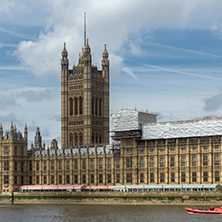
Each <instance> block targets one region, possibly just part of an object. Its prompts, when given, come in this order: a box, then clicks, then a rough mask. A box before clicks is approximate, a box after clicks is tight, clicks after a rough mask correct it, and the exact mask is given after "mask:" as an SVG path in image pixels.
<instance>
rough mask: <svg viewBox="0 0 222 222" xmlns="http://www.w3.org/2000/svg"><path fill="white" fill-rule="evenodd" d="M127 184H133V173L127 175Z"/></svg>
mask: <svg viewBox="0 0 222 222" xmlns="http://www.w3.org/2000/svg"><path fill="white" fill-rule="evenodd" d="M126 182H127V183H132V173H127V174H126Z"/></svg>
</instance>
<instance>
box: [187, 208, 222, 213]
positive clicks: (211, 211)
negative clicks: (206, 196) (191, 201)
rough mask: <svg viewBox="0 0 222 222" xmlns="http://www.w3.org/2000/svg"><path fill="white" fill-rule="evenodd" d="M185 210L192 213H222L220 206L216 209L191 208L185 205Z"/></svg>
mask: <svg viewBox="0 0 222 222" xmlns="http://www.w3.org/2000/svg"><path fill="white" fill-rule="evenodd" d="M185 210H186V211H187V212H190V213H197V214H222V207H220V208H215V209H213V210H212V209H211V208H208V209H194V208H189V207H185Z"/></svg>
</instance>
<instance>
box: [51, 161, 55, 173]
mask: <svg viewBox="0 0 222 222" xmlns="http://www.w3.org/2000/svg"><path fill="white" fill-rule="evenodd" d="M51 171H54V161H51Z"/></svg>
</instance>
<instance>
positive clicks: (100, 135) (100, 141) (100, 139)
mask: <svg viewBox="0 0 222 222" xmlns="http://www.w3.org/2000/svg"><path fill="white" fill-rule="evenodd" d="M99 143H100V144H101V143H102V134H101V133H100V134H99Z"/></svg>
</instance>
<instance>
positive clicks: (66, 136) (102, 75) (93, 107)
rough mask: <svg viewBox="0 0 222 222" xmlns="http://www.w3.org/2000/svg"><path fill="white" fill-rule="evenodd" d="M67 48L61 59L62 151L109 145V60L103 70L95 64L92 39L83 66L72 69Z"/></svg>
mask: <svg viewBox="0 0 222 222" xmlns="http://www.w3.org/2000/svg"><path fill="white" fill-rule="evenodd" d="M68 66H69V61H68V53H67V50H66V45H65V44H64V49H63V52H62V60H61V121H62V122H61V124H62V132H61V133H62V135H61V136H62V148H68V147H71V146H73V147H74V146H79V145H87V146H93V145H95V144H109V60H108V52H107V50H106V45H105V49H104V52H103V55H102V64H101V66H102V70H98V69H97V67H96V66H93V65H92V59H91V49H90V47H89V43H88V39H87V44H86V46H84V47H83V52H82V55H81V56H80V57H79V64H78V65H76V66H73V68H72V69H69V67H68Z"/></svg>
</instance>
